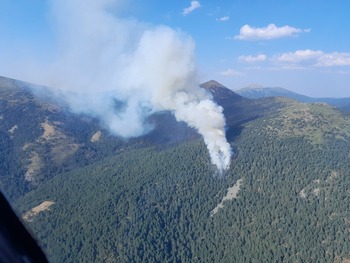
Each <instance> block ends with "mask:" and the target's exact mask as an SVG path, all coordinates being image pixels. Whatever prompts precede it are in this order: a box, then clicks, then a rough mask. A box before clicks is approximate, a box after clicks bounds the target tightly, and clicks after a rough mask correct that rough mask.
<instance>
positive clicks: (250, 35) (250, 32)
mask: <svg viewBox="0 0 350 263" xmlns="http://www.w3.org/2000/svg"><path fill="white" fill-rule="evenodd" d="M302 32H310V29H300V28H295V27H291V26H288V25H286V26H282V27H277V26H276V25H275V24H269V25H268V26H267V27H260V28H259V27H251V26H250V25H244V26H242V27H241V29H240V31H239V35H237V36H235V39H239V40H260V39H263V40H269V39H275V38H282V37H290V36H295V35H297V34H299V33H302Z"/></svg>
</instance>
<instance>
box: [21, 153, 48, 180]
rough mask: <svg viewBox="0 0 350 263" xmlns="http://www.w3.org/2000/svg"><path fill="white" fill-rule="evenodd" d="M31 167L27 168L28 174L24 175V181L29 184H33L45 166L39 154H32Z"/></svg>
mask: <svg viewBox="0 0 350 263" xmlns="http://www.w3.org/2000/svg"><path fill="white" fill-rule="evenodd" d="M29 161H30V163H29V165H28V166H27V168H28V169H27V172H26V173H25V175H24V179H25V180H26V181H27V182H33V181H34V179H35V178H34V176H35V175H36V174H37V173H38V172H39V171H40V169H41V168H42V167H43V166H44V164H43V162H42V160H41V158H40V156H39V155H38V154H37V153H35V152H34V153H32V157H30V158H29Z"/></svg>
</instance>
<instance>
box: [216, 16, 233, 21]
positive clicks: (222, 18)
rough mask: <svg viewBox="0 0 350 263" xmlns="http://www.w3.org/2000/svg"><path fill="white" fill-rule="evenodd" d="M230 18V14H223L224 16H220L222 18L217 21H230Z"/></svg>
mask: <svg viewBox="0 0 350 263" xmlns="http://www.w3.org/2000/svg"><path fill="white" fill-rule="evenodd" d="M229 20H230V17H229V16H223V17H220V18H217V19H216V21H220V22H226V21H229Z"/></svg>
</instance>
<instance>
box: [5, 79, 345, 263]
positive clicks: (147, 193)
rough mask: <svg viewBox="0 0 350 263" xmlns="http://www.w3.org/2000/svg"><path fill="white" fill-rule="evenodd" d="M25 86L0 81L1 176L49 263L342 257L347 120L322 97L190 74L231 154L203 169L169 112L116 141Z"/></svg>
mask: <svg viewBox="0 0 350 263" xmlns="http://www.w3.org/2000/svg"><path fill="white" fill-rule="evenodd" d="M27 86H28V84H26V83H23V82H18V81H14V80H9V79H1V81H0V136H1V145H2V147H1V155H0V158H2V160H1V162H0V165H1V167H0V169H1V174H0V176H1V177H0V185H1V190H2V191H4V192H5V193H6V195H7V196H8V197H9V198H10V199H11V201H12V203H13V205H14V207H15V209H16V211H17V212H18V214H19V215H21V217H22V218H23V220H24V221H25V222H26V223H27V224H28V226H29V228H30V229H32V231H33V233H35V235H36V236H37V237H38V239H39V242H40V244H41V245H42V247H43V248H44V250H45V251H46V253H47V254H48V256H49V259H50V260H51V261H52V262H347V261H346V260H350V239H349V231H350V209H349V202H350V193H349V187H350V184H349V183H350V174H349V171H350V167H349V166H350V156H349V152H350V119H349V117H348V116H347V115H345V114H343V113H342V112H340V111H338V110H337V109H335V108H334V107H332V106H329V105H327V104H325V103H311V104H306V103H299V102H296V101H294V100H289V99H287V98H264V99H258V100H249V99H246V98H242V97H240V96H239V95H237V94H235V93H234V92H232V91H231V90H229V89H227V88H226V87H224V86H222V85H221V84H219V83H217V82H214V81H209V82H207V83H204V84H202V87H203V88H205V89H208V90H209V91H210V92H211V93H212V94H213V97H214V99H215V100H216V101H217V103H218V104H220V105H221V106H222V107H223V108H224V114H225V117H226V119H227V138H228V140H229V142H230V143H231V145H232V146H233V150H234V158H233V159H232V163H231V167H230V169H229V170H228V171H226V172H225V174H223V175H222V176H215V175H214V172H213V171H214V170H213V167H212V165H211V163H210V159H209V155H208V153H207V149H206V146H205V144H204V142H203V140H202V139H201V137H200V136H198V135H197V134H196V132H195V131H194V130H192V129H190V128H188V127H187V126H186V125H185V124H184V123H177V122H176V121H175V119H174V117H173V116H172V114H171V113H167V112H164V113H160V114H157V115H153V116H152V117H151V118H150V119H149V121H152V122H153V123H154V124H155V129H154V130H153V131H152V132H150V133H149V134H147V135H145V136H143V137H140V138H137V139H132V140H128V141H125V140H122V139H118V138H116V137H114V136H111V135H109V134H108V132H107V131H106V130H104V129H102V128H101V126H100V125H99V123H98V122H97V120H94V119H93V118H91V117H88V116H78V115H73V114H71V113H70V112H69V111H68V110H67V109H66V108H65V106H64V105H60V104H57V103H55V102H54V101H52V100H49V99H48V98H43V97H37V96H36V95H34V94H33V93H32V92H31V91H30V90H29V89H28V88H27ZM34 164H35V165H34Z"/></svg>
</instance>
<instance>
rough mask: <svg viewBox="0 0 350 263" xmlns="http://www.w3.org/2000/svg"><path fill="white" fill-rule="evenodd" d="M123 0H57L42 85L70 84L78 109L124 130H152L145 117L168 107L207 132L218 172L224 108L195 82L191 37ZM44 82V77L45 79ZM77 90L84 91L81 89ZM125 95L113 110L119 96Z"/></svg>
mask: <svg viewBox="0 0 350 263" xmlns="http://www.w3.org/2000/svg"><path fill="white" fill-rule="evenodd" d="M118 4H120V1H113V0H70V1H65V0H64V1H63V0H52V1H51V8H52V14H53V17H54V22H55V25H56V28H57V30H58V32H59V33H58V35H59V37H58V40H59V52H58V56H57V59H56V61H55V62H54V63H53V64H52V65H50V67H47V69H46V71H45V72H47V74H45V76H47V78H46V79H45V84H47V85H49V86H53V87H56V88H60V89H61V90H63V91H67V90H72V89H73V91H74V92H75V94H78V95H75V96H72V95H69V96H66V99H67V101H68V102H69V105H70V106H71V108H72V110H73V111H74V112H84V113H89V114H92V115H94V116H96V117H98V118H99V119H100V120H101V121H102V122H103V124H104V125H106V126H107V127H108V128H109V130H110V131H111V132H112V133H113V134H116V135H119V136H123V137H135V136H139V135H141V134H144V133H145V132H148V131H149V129H150V127H147V125H145V123H144V120H145V118H146V117H147V116H149V115H150V114H152V113H154V112H157V111H164V110H167V111H171V112H173V113H174V116H175V117H176V119H177V121H184V122H186V123H187V124H188V125H189V126H190V127H193V128H195V129H196V130H197V131H198V132H199V133H200V134H201V135H202V136H203V138H204V141H205V143H206V145H207V148H208V150H209V153H210V157H211V161H212V163H213V164H214V165H216V166H217V168H218V169H219V171H221V172H222V171H223V170H225V169H227V168H228V167H229V165H230V158H231V148H230V145H229V143H228V142H227V141H226V138H225V119H224V115H223V113H222V108H221V107H220V106H218V105H217V104H215V103H214V102H213V101H212V99H211V94H209V93H208V92H206V91H205V90H204V89H202V88H200V87H199V86H198V81H197V79H196V78H197V73H196V65H195V58H194V48H195V46H194V43H193V41H192V39H191V38H190V37H189V36H188V35H186V34H185V33H183V32H181V31H179V30H174V29H171V28H169V27H166V26H150V25H146V24H143V23H141V22H138V21H136V20H134V19H125V18H121V17H120V16H118V15H116V14H117V13H118ZM41 81H43V80H41ZM79 94H80V95H79ZM115 100H117V101H122V102H123V108H122V110H121V111H118V112H116V111H115V109H114V108H115V104H114V101H115Z"/></svg>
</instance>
